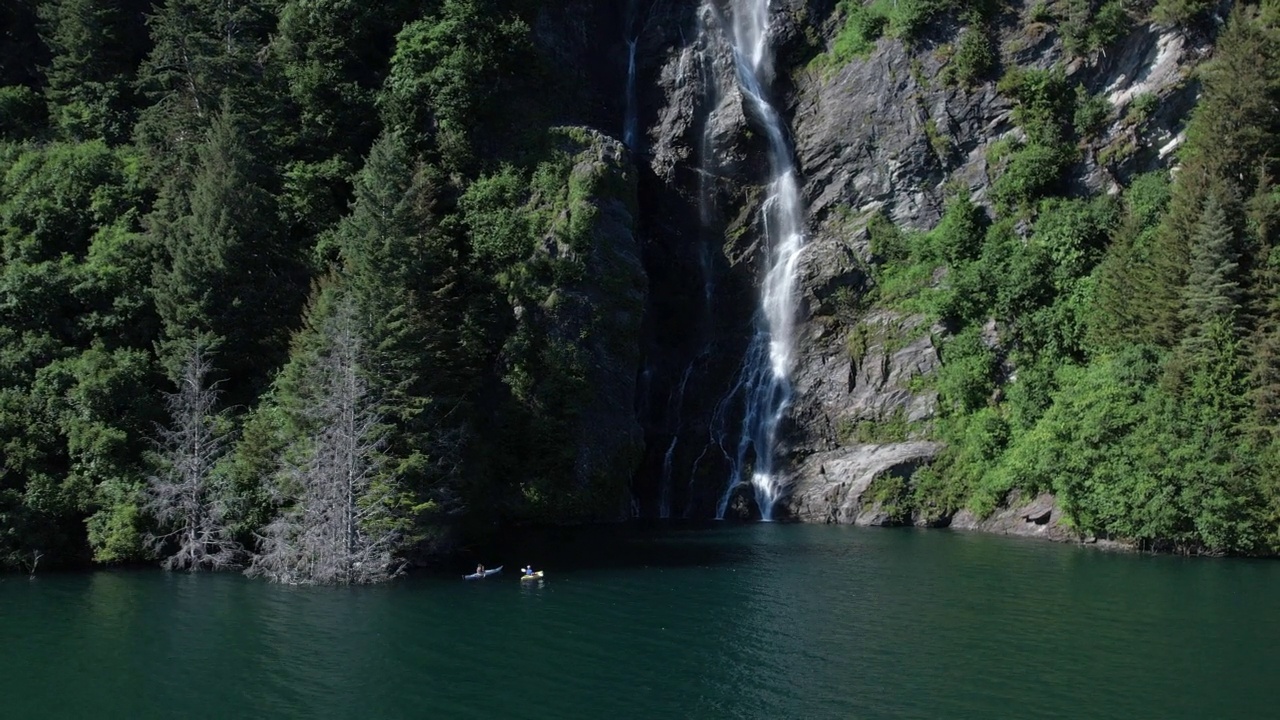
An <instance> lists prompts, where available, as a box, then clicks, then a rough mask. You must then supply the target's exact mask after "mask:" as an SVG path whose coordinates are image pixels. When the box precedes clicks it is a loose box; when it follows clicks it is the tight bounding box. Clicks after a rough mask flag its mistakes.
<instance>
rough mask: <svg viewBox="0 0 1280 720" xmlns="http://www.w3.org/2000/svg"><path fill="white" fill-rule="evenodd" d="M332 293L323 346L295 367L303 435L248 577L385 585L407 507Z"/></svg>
mask: <svg viewBox="0 0 1280 720" xmlns="http://www.w3.org/2000/svg"><path fill="white" fill-rule="evenodd" d="M336 295H337V293H336V292H334V291H333V290H332V289H331V290H330V291H329V292H328V296H327V297H325V296H322V297H321V298H320V301H319V303H318V304H317V312H318V313H319V314H321V315H325V314H326V313H328V315H327V317H325V318H324V319H323V320H322V321H321V322H320V326H319V331H320V333H321V337H320V338H318V339H319V341H320V343H321V345H320V348H319V349H318V352H317V353H316V354H315V355H314V356H311V357H307V358H300V359H299V360H300V361H301V362H303V363H304V364H305V367H304V369H303V371H302V372H303V377H304V383H305V385H304V387H305V388H306V391H305V395H304V396H303V397H302V398H301V399H300V401H301V403H300V413H301V417H300V418H299V419H300V422H301V424H302V425H303V427H305V428H306V429H307V430H308V432H307V436H306V437H305V438H304V439H302V440H300V442H299V443H298V445H297V446H296V447H294V448H293V449H292V451H291V452H289V453H286V460H285V464H284V466H283V467H282V468H281V470H280V473H279V476H278V478H279V479H278V485H277V487H276V494H277V497H278V499H279V502H280V504H281V505H282V511H281V513H280V515H279V516H278V517H277V518H276V519H275V520H273V521H272V522H271V523H270V524H269V525H268V526H267V527H266V528H264V529H263V532H262V535H261V542H260V545H259V550H258V554H257V555H256V556H255V557H254V559H253V564H252V565H251V566H250V568H249V571H248V572H249V574H250V575H254V576H261V577H266V578H268V579H270V580H273V581H275V582H283V583H290V584H341V585H349V584H360V583H372V582H380V581H383V580H388V579H390V578H392V577H395V576H396V575H397V574H399V573H400V572H401V570H402V569H403V567H404V563H403V560H402V559H401V553H402V551H403V549H404V545H405V543H406V540H407V538H408V534H409V529H410V527H409V522H408V519H407V517H408V512H409V511H410V510H411V506H410V505H409V504H408V503H407V501H406V496H405V493H404V492H403V491H402V490H401V483H400V480H399V477H398V476H397V475H396V474H395V472H394V468H389V467H387V465H386V463H385V462H384V459H383V455H382V449H383V447H384V446H385V442H386V429H385V427H384V425H383V424H382V418H381V417H380V416H379V415H378V413H377V411H376V407H377V405H378V398H377V397H376V396H374V395H373V394H371V391H370V387H369V384H368V382H367V381H366V380H365V376H364V373H365V370H364V362H365V361H364V357H365V352H366V350H365V347H366V346H365V340H364V338H363V337H362V336H361V334H360V332H359V329H358V325H359V322H358V319H357V316H356V310H355V305H354V303H352V302H351V301H350V300H349V299H347V298H343V297H340V296H336Z"/></svg>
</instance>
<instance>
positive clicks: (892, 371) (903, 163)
mask: <svg viewBox="0 0 1280 720" xmlns="http://www.w3.org/2000/svg"><path fill="white" fill-rule="evenodd" d="M645 5H646V4H645V3H643V2H640V3H638V4H637V5H636V6H635V8H634V16H633V18H632V22H631V25H630V27H631V28H632V30H631V32H632V33H633V34H634V35H635V36H636V37H637V38H638V53H637V68H638V75H639V82H638V83H637V86H638V87H639V88H641V94H640V97H639V98H638V102H637V107H638V108H639V113H640V116H639V124H640V126H641V127H642V128H644V132H643V133H642V138H641V140H640V143H639V146H638V147H636V148H633V152H634V156H635V160H636V163H637V166H638V167H639V169H640V204H641V218H642V220H641V226H640V231H639V232H640V236H641V238H642V245H643V253H644V259H645V268H646V271H647V273H648V275H649V281H650V287H651V295H650V302H649V305H648V307H647V313H646V317H647V320H646V327H645V331H644V335H645V337H644V347H645V359H644V362H643V364H642V368H641V371H640V381H639V389H638V401H637V412H638V414H639V416H640V421H641V423H642V425H643V426H644V427H645V438H646V456H645V460H644V462H643V463H642V465H641V468H640V470H639V472H638V473H637V480H636V482H635V483H634V487H633V490H634V492H635V494H636V498H637V505H636V507H637V511H638V512H639V514H642V515H646V516H650V515H654V516H656V515H659V514H662V515H666V514H671V515H675V516H679V515H681V514H685V515H693V516H705V515H706V514H708V513H709V512H710V511H711V509H712V508H713V507H714V503H715V501H716V498H717V497H718V496H719V495H720V494H721V493H723V491H724V479H725V470H726V460H727V458H728V456H729V454H730V453H731V452H732V444H733V442H734V433H735V431H736V428H735V425H734V423H735V417H734V414H735V408H734V407H730V406H726V404H725V403H724V402H723V398H724V397H725V396H726V394H727V393H728V390H729V389H730V387H732V384H733V382H734V381H735V372H736V364H737V362H738V361H739V359H740V357H741V353H742V350H743V348H744V347H745V344H746V341H747V337H748V335H749V332H750V323H751V318H752V315H753V313H754V311H755V307H754V306H755V302H756V297H755V292H756V290H755V288H757V287H758V281H757V280H758V278H757V276H758V273H759V271H760V269H759V267H758V265H757V262H758V257H759V249H760V246H759V231H758V228H757V226H756V216H757V213H758V211H759V207H760V203H761V202H762V197H761V190H762V186H763V183H764V177H763V176H764V168H763V167H762V165H761V163H762V162H763V153H762V152H761V138H760V132H759V127H758V126H757V125H756V120H755V119H754V118H752V117H751V113H750V112H749V111H748V109H747V108H746V107H745V106H744V102H743V98H742V96H741V95H740V94H739V93H738V91H737V89H736V88H737V86H736V84H735V82H734V78H733V72H734V68H733V59H732V52H731V49H730V48H729V47H728V45H727V43H726V37H727V35H726V25H725V23H726V17H725V13H726V7H725V5H727V3H721V2H704V3H700V4H692V3H673V2H664V1H663V0H657V1H656V2H653V3H652V4H649V5H648V6H647V7H645ZM774 5H775V7H774V9H773V12H774V13H775V22H774V26H773V33H774V37H773V43H774V47H775V49H776V52H777V58H778V60H777V69H776V70H777V71H776V77H775V78H774V83H773V87H772V88H771V91H772V93H773V95H774V96H775V99H777V100H779V101H780V103H781V105H782V107H783V108H784V112H785V114H786V115H787V116H788V119H789V123H790V127H791V130H792V133H793V137H792V141H793V144H794V148H795V155H796V161H797V164H798V166H799V168H800V170H801V173H802V176H803V192H804V195H805V198H806V201H807V204H808V229H807V235H808V238H807V240H808V242H807V247H806V250H805V254H804V258H803V261H802V269H801V273H802V281H801V287H802V296H803V297H802V309H801V312H802V317H801V318H800V324H799V327H798V334H799V343H798V344H799V354H798V359H797V363H796V367H795V368H794V372H793V379H794V386H795V399H794V401H793V403H792V405H791V407H790V409H789V412H788V417H787V420H786V425H785V441H784V448H783V451H784V454H785V457H786V460H787V467H788V468H789V471H788V483H789V486H790V492H789V500H788V501H787V503H786V505H787V507H786V508H785V512H786V513H787V514H789V515H790V516H791V517H793V518H795V519H798V520H801V521H807V522H839V523H862V524H873V523H874V524H886V523H896V522H912V521H915V522H919V523H926V522H927V523H929V524H947V523H949V522H950V523H952V524H954V525H955V526H957V527H984V528H986V529H993V530H998V531H1001V532H1014V531H1018V532H1022V531H1025V532H1027V533H1030V534H1046V533H1047V534H1055V533H1056V534H1059V535H1060V534H1062V533H1065V530H1049V529H1047V528H1053V527H1056V526H1057V521H1058V519H1059V517H1060V516H1061V512H1060V511H1058V510H1057V509H1056V508H1054V507H1053V501H1052V498H1046V497H1039V498H1035V499H1033V500H1032V501H1031V502H1030V503H1029V504H1027V503H1023V502H1020V501H1019V500H1018V499H1017V498H1016V497H1014V498H1010V499H1009V501H1008V502H1009V504H1010V505H1011V506H1014V508H1015V509H1010V510H1006V511H1002V513H998V514H997V516H994V517H993V518H991V519H981V518H974V517H972V516H971V515H969V514H963V513H962V514H961V515H957V516H956V517H954V518H953V517H950V516H947V517H942V518H927V519H926V518H915V519H913V518H910V517H906V518H903V517H895V516H893V515H892V514H891V513H890V514H886V513H884V512H882V511H881V510H880V509H878V503H877V501H876V500H875V498H874V497H872V496H871V495H870V494H869V488H872V487H873V485H874V483H875V481H876V480H877V478H881V477H885V476H905V475H909V474H910V472H911V471H912V470H913V469H914V468H916V467H918V466H921V465H924V464H928V463H929V462H930V461H931V459H932V458H933V457H934V455H935V454H936V453H937V452H938V451H939V449H940V448H941V447H942V446H941V444H940V443H939V442H937V441H936V439H935V438H933V437H932V435H931V432H930V431H931V420H932V419H933V418H934V416H935V414H936V412H937V398H936V392H934V391H933V390H931V389H929V386H930V383H929V382H928V378H929V376H930V375H932V374H933V373H934V372H935V371H936V370H937V368H938V367H939V364H940V360H939V353H938V346H939V344H940V342H941V340H942V339H943V338H945V337H946V334H947V332H948V329H947V328H946V327H944V326H941V325H939V324H936V323H932V322H929V321H926V320H925V319H924V318H923V317H922V316H918V315H913V314H910V313H904V312H902V311H895V310H892V309H890V308H887V307H879V306H875V305H871V306H865V305H866V304H865V303H863V302H862V301H861V300H862V298H864V297H866V296H867V292H868V290H869V288H870V287H871V283H872V281H871V279H870V276H869V272H868V263H869V260H870V250H869V246H868V235H867V230H866V226H867V222H868V220H869V219H870V218H871V217H872V216H873V215H876V214H883V215H885V216H887V217H888V218H889V219H891V220H892V222H893V223H894V224H895V225H897V226H899V227H901V228H904V229H907V230H927V229H929V228H931V227H933V226H934V225H936V224H937V222H938V220H939V219H940V217H941V214H942V210H943V205H944V202H943V200H944V195H945V194H946V193H947V192H957V191H959V192H963V193H967V194H968V195H969V196H970V198H971V199H972V200H973V201H974V202H975V203H977V204H978V205H979V206H987V205H989V204H990V203H991V199H990V191H991V187H992V183H993V181H994V178H995V176H997V175H998V173H999V171H1000V170H1001V165H1000V163H1001V162H1002V161H1001V159H1000V157H999V153H998V152H993V148H996V146H997V145H998V144H999V143H1001V142H1008V139H1010V138H1013V139H1018V138H1020V133H1021V131H1020V130H1019V129H1018V128H1017V127H1016V126H1015V124H1014V122H1013V119H1012V113H1013V105H1012V102H1011V100H1010V99H1009V98H1007V97H1005V96H1004V95H1003V94H1002V93H1001V92H1000V91H999V90H998V88H997V82H996V79H997V78H998V77H1000V75H1001V74H1002V73H1003V72H1004V71H1006V70H1008V69H1010V68H1013V67H1034V68H1042V69H1043V68H1050V67H1060V68H1062V69H1063V71H1064V72H1065V75H1066V78H1067V81H1068V82H1069V84H1070V86H1072V87H1075V86H1077V85H1079V86H1081V87H1082V88H1083V90H1084V91H1085V92H1087V93H1090V94H1092V95H1096V96H1102V97H1105V98H1106V99H1107V101H1108V102H1109V104H1110V107H1111V111H1110V113H1109V114H1108V115H1107V120H1106V121H1105V122H1104V123H1103V124H1102V126H1101V127H1098V128H1096V129H1094V130H1092V131H1091V133H1090V135H1089V137H1088V139H1086V140H1083V141H1081V144H1080V148H1079V149H1080V152H1079V154H1078V157H1079V160H1078V161H1077V162H1076V163H1075V165H1074V166H1073V167H1071V168H1070V170H1069V172H1068V173H1067V175H1068V178H1067V182H1068V185H1069V186H1070V188H1071V189H1072V191H1073V192H1074V193H1076V194H1081V195H1083V194H1088V193H1110V192H1115V191H1116V190H1117V189H1118V187H1119V185H1120V183H1122V182H1123V181H1124V180H1125V179H1126V178H1128V177H1130V176H1132V175H1133V174H1135V173H1138V172H1144V171H1147V170H1150V169H1154V168H1157V167H1162V166H1166V165H1167V164H1168V163H1170V162H1171V160H1172V155H1171V153H1172V151H1173V150H1174V149H1175V148H1176V147H1177V146H1178V144H1179V142H1180V141H1181V131H1182V126H1183V124H1184V123H1185V121H1186V119H1187V117H1188V113H1189V110H1190V108H1191V106H1192V105H1193V104H1194V102H1195V99H1196V96H1197V91H1198V86H1197V83H1196V81H1195V80H1194V77H1193V76H1192V75H1191V73H1190V69H1191V68H1193V67H1194V66H1195V65H1196V63H1198V62H1199V61H1200V60H1202V59H1203V58H1204V57H1205V56H1206V54H1207V52H1208V48H1209V47H1210V43H1209V39H1208V38H1205V37H1200V36H1197V35H1195V34H1187V33H1186V32H1185V31H1182V30H1179V29H1175V28H1167V27H1160V26H1156V25H1150V24H1143V25H1140V26H1138V27H1135V28H1133V29H1132V30H1131V31H1130V32H1128V33H1127V35H1125V36H1123V37H1122V38H1120V39H1119V40H1117V41H1115V42H1113V43H1112V44H1110V45H1109V46H1108V47H1107V49H1106V50H1105V51H1096V52H1091V53H1087V54H1082V55H1081V54H1072V53H1069V52H1068V51H1067V50H1066V49H1065V46H1066V44H1065V43H1064V38H1063V37H1061V35H1060V33H1059V30H1058V29H1057V28H1056V27H1054V26H1053V25H1051V24H1047V23H1045V22H1040V21H1037V20H1036V19H1035V18H1034V17H1033V16H1035V15H1036V12H1035V9H1034V8H1033V7H1032V6H1031V5H1030V4H1029V3H1018V2H1014V3H1011V4H1009V5H1007V6H1006V7H1005V9H1004V10H1003V11H1001V12H1000V13H999V14H998V15H997V16H996V18H995V19H994V21H992V23H991V30H990V31H991V33H992V36H993V42H994V45H995V47H996V48H998V51H999V52H998V55H999V59H998V60H997V64H996V67H994V68H992V69H991V70H990V71H989V72H987V73H985V75H984V78H985V79H982V80H979V81H974V82H969V83H966V82H959V81H957V80H956V79H955V70H954V68H953V67H951V66H953V65H954V64H955V63H956V59H955V54H956V53H955V44H956V41H957V39H958V38H959V37H960V36H961V34H962V33H964V32H966V31H967V30H966V28H964V27H963V26H962V24H961V23H960V22H959V20H957V19H956V18H948V17H937V18H934V19H932V20H931V21H930V23H929V27H928V29H927V31H926V32H924V33H923V35H922V36H919V37H918V38H917V39H916V40H915V41H914V42H912V43H911V44H910V45H908V44H906V43H904V42H902V41H901V40H897V39H891V38H881V39H880V40H878V41H877V42H876V43H875V45H874V47H872V48H871V49H870V51H869V52H868V53H867V54H866V55H865V56H862V57H855V58H853V59H852V60H850V61H848V62H844V63H840V64H838V65H836V66H833V65H831V64H829V63H828V64H823V63H817V62H814V58H815V55H816V54H819V53H822V52H823V51H825V50H826V49H828V48H829V47H830V44H831V42H832V40H833V38H834V37H835V35H836V34H837V33H838V32H839V30H840V27H841V25H842V23H843V21H844V18H843V16H842V15H841V13H840V11H839V10H838V9H837V8H836V4H835V3H834V2H833V1H831V0H788V1H787V2H783V3H775V4H774ZM992 342H996V338H995V337H994V335H993V337H992ZM1024 505H1025V507H1024ZM1046 507H1047V508H1049V511H1048V513H1047V514H1046V513H1045V512H1043V510H1044V508H1046ZM731 511H732V512H734V513H736V514H739V515H742V516H752V515H754V514H755V513H757V512H758V509H757V508H754V507H752V503H751V502H750V500H749V499H746V498H742V497H737V496H735V498H734V502H733V503H731ZM1005 515H1008V516H1009V517H1012V518H1015V519H1016V518H1022V517H1023V516H1025V517H1026V518H1030V519H1025V520H1018V521H1017V522H1013V521H1010V520H1009V517H1005Z"/></svg>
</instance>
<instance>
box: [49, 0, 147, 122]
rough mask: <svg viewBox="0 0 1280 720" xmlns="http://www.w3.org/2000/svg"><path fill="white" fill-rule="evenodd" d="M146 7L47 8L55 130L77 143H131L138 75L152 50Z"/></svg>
mask: <svg viewBox="0 0 1280 720" xmlns="http://www.w3.org/2000/svg"><path fill="white" fill-rule="evenodd" d="M143 7H144V5H143V4H141V3H138V2H133V1H128V2H119V0H56V2H52V3H50V4H47V5H45V6H43V7H42V8H41V15H42V17H43V20H44V25H45V32H44V37H45V44H46V45H48V46H49V48H50V50H52V52H53V60H52V62H51V63H50V66H49V67H48V68H47V69H46V70H45V80H46V83H47V86H46V88H45V97H46V98H47V99H48V100H49V104H50V106H51V107H52V113H51V114H52V115H53V119H54V123H55V125H57V127H58V128H59V130H60V133H61V135H62V136H63V137H66V138H68V139H72V140H86V139H91V138H102V139H104V140H106V141H107V142H109V143H116V142H121V141H123V140H125V139H126V138H127V137H128V135H129V133H130V132H131V130H132V125H133V120H132V117H131V116H132V112H133V110H134V107H135V105H136V98H135V97H134V93H133V87H132V82H133V74H134V72H135V70H136V68H137V65H138V63H139V62H140V61H141V59H142V58H141V52H142V51H144V49H145V48H146V47H147V43H146V35H145V32H144V29H143V27H142V23H141V19H142V10H143Z"/></svg>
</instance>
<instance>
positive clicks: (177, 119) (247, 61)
mask: <svg viewBox="0 0 1280 720" xmlns="http://www.w3.org/2000/svg"><path fill="white" fill-rule="evenodd" d="M273 20H274V16H273V14H272V12H271V9H270V2H269V0H168V2H165V3H162V4H160V5H158V6H157V8H156V12H155V14H154V15H151V16H149V17H148V18H147V26H148V28H149V30H150V35H151V40H152V43H153V48H152V50H151V53H150V54H149V55H148V56H147V58H146V60H145V61H144V62H143V63H142V66H141V67H140V68H139V71H138V84H139V87H140V88H141V90H142V93H143V94H144V95H145V97H146V98H147V99H148V100H149V101H150V105H149V106H148V107H146V108H145V109H144V110H143V111H142V113H141V116H140V117H139V120H138V127H137V130H136V133H135V135H136V137H137V139H138V141H139V144H140V145H141V146H142V148H143V149H144V151H145V152H146V154H147V157H148V159H149V161H150V162H151V165H152V168H151V171H152V173H153V177H155V178H156V184H157V185H162V184H164V183H166V182H174V181H177V182H182V181H183V180H185V179H186V178H187V173H188V172H189V171H190V163H191V162H192V160H193V158H194V156H195V151H196V147H197V145H198V144H199V141H200V138H202V137H203V136H204V130H205V128H207V127H209V125H210V124H211V123H212V122H213V121H214V119H215V118H216V117H217V116H218V115H219V114H220V111H221V109H222V105H223V104H224V103H225V101H226V100H227V99H228V98H229V99H230V100H231V101H233V103H234V104H235V105H236V107H237V108H240V109H241V110H242V111H247V112H255V111H257V110H258V109H259V108H262V107H265V105H266V102H265V101H264V97H263V96H264V94H266V95H267V96H268V97H269V88H263V87H261V85H262V81H263V79H264V68H263V65H262V63H261V59H262V58H261V56H260V54H261V51H262V49H263V48H264V47H266V45H267V42H268V37H269V34H270V32H271V30H272V25H273Z"/></svg>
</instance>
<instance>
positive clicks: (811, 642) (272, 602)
mask: <svg viewBox="0 0 1280 720" xmlns="http://www.w3.org/2000/svg"><path fill="white" fill-rule="evenodd" d="M475 551H476V553H477V554H478V555H486V556H487V557H485V558H484V562H485V564H486V565H488V566H490V567H493V566H497V565H499V564H503V565H505V566H506V570H505V571H504V573H502V574H500V575H497V576H494V577H491V578H488V579H486V580H483V581H473V582H465V581H463V580H462V579H461V575H462V574H464V573H466V572H469V571H471V570H473V569H474V563H472V566H471V567H466V563H461V566H460V567H457V568H451V569H450V570H449V571H448V572H445V571H440V572H432V573H418V574H415V575H412V576H410V577H407V578H404V579H401V580H399V581H396V582H394V583H392V584H389V585H385V586H378V587H366V588H338V589H335V588H297V587H279V586H274V585H269V584H266V583H263V582H260V581H255V580H249V579H245V578H243V577H240V576H237V575H209V574H204V575H194V576H188V575H177V574H165V573H162V572H159V571H129V572H96V573H84V574H51V575H47V576H40V577H36V578H35V579H28V578H26V577H22V576H12V575H11V576H0V648H3V651H2V652H0V698H3V699H2V700H0V716H2V717H13V718H28V717H30V718H54V717H67V718H87V717H94V718H179V717H181V718H233V717H299V718H426V717H431V718H497V717H502V718H1163V719H1176V718H1266V717H1276V716H1277V713H1278V712H1280V706H1278V704H1277V703H1278V701H1280V563H1276V562H1265V561H1247V560H1206V559H1188V558H1177V557H1164V556H1139V555H1125V554H1113V553H1107V552H1102V551H1098V550H1096V549H1093V548H1080V547H1073V546H1062V545H1053V544H1049V543H1040V542H1035V541H1022V540H1013V539H1007V538H998V537H989V536H983V535H969V534H960V533H950V532H946V531H917V530H875V529H856V528H845V527H814V526H797V525H768V524H765V525H749V526H734V525H727V524H717V525H714V526H710V527H707V526H667V527H661V528H655V527H648V528H646V527H638V526H627V527H622V528H594V529H572V530H555V531H543V532H536V533H535V532H531V533H526V534H524V535H522V536H519V537H512V538H509V539H508V541H507V542H505V543H502V544H500V545H497V546H493V547H490V548H475ZM526 562H532V563H534V564H535V566H537V567H539V568H543V569H545V570H546V571H547V578H546V579H545V580H543V581H541V582H521V581H520V580H519V579H518V571H516V570H515V569H516V568H517V567H519V566H521V565H523V564H524V563H526Z"/></svg>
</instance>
